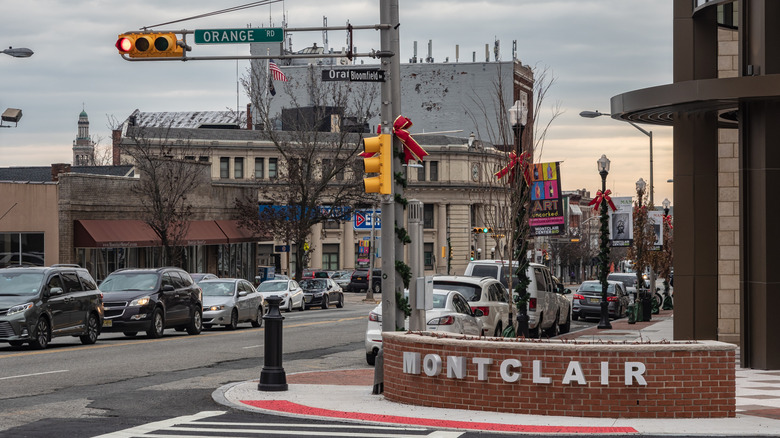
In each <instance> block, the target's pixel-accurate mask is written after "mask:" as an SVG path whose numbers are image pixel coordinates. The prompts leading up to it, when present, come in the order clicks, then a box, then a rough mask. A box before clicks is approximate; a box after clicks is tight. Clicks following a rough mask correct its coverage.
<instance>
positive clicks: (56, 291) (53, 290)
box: [49, 287, 62, 295]
mask: <svg viewBox="0 0 780 438" xmlns="http://www.w3.org/2000/svg"><path fill="white" fill-rule="evenodd" d="M49 294H50V295H60V294H62V288H61V287H53V288H51V289H49Z"/></svg>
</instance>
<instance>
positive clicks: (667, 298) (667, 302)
mask: <svg viewBox="0 0 780 438" xmlns="http://www.w3.org/2000/svg"><path fill="white" fill-rule="evenodd" d="M661 205H663V206H664V220H663V229H662V231H661V233H662V234H663V251H664V259H663V260H664V262H665V266H664V267H663V268H664V271H665V275H666V281H665V282H664V300H663V303H662V305H661V308H662V309H664V310H671V309H673V308H674V305H673V304H672V296H671V294H670V293H669V287H670V286H671V280H672V278H671V269H672V245H671V242H670V240H671V228H672V223H671V221H670V220H669V207H670V206H671V205H672V203H671V202H670V201H669V198H664V200H663V202H661Z"/></svg>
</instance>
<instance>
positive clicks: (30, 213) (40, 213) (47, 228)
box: [0, 182, 60, 266]
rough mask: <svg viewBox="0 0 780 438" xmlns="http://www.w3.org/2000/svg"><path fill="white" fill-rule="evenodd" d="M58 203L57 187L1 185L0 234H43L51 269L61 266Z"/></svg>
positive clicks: (26, 184) (46, 255)
mask: <svg viewBox="0 0 780 438" xmlns="http://www.w3.org/2000/svg"><path fill="white" fill-rule="evenodd" d="M57 199H58V186H57V184H53V183H46V184H40V183H38V184H35V183H13V182H0V216H2V219H0V231H2V232H4V233H7V232H11V233H27V232H33V233H43V234H44V236H43V245H44V252H45V256H44V260H45V263H46V265H47V266H48V265H52V264H54V263H58V262H59V261H58V260H57V254H58V253H59V248H60V240H59V228H58V216H57V211H58V208H57Z"/></svg>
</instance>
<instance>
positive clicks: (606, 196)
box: [588, 190, 617, 211]
mask: <svg viewBox="0 0 780 438" xmlns="http://www.w3.org/2000/svg"><path fill="white" fill-rule="evenodd" d="M610 193H612V191H611V190H607V191H606V192H604V193H602V192H601V190H599V191H598V192H596V197H595V198H593V200H592V201H590V202H589V203H588V205H589V206H590V205H593V204H596V206H595V207H593V209H594V210H596V211H599V207H600V206H601V203H602V202H603V201H607V204H609V207H610V208H611V209H612V211H615V210H617V207H615V204H614V203H613V202H612V198H610V197H609V194H610Z"/></svg>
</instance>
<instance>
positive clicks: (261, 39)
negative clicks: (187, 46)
mask: <svg viewBox="0 0 780 438" xmlns="http://www.w3.org/2000/svg"><path fill="white" fill-rule="evenodd" d="M282 41H284V29H282V28H281V27H268V28H246V29H195V44H241V43H281V42H282Z"/></svg>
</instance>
